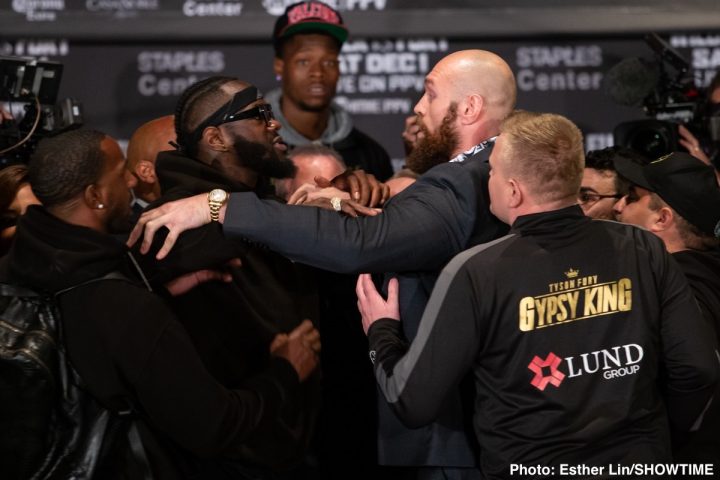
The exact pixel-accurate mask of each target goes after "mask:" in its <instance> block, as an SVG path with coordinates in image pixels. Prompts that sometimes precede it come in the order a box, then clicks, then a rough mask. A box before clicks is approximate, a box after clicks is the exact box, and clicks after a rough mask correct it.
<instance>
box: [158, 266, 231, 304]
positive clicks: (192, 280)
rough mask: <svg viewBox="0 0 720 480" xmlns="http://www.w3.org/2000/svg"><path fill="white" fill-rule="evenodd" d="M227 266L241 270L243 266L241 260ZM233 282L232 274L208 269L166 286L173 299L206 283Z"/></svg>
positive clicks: (187, 274)
mask: <svg viewBox="0 0 720 480" xmlns="http://www.w3.org/2000/svg"><path fill="white" fill-rule="evenodd" d="M227 266H228V267H236V268H239V267H241V266H242V261H241V260H240V259H239V258H234V259H232V260H230V261H229V262H227ZM232 280H233V277H232V274H231V273H230V272H227V271H224V270H215V269H210V268H208V269H205V270H198V271H196V272H191V273H186V274H185V275H181V276H179V277H177V278H175V279H173V280H170V281H169V282H167V283H166V284H165V290H167V291H168V293H170V295H172V296H173V297H177V296H180V295H184V294H186V293H187V292H189V291H190V290H192V289H193V288H195V287H197V286H198V285H200V284H203V283H206V282H213V281H221V282H224V283H230V282H232Z"/></svg>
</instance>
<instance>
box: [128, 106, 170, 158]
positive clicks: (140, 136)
mask: <svg viewBox="0 0 720 480" xmlns="http://www.w3.org/2000/svg"><path fill="white" fill-rule="evenodd" d="M174 141H175V117H173V116H172V115H166V116H164V117H160V118H156V119H154V120H150V121H149V122H147V123H145V124H143V125H141V126H140V128H138V129H137V130H135V133H133V135H132V137H130V142H129V143H128V147H127V159H128V169H129V170H130V171H134V170H135V167H136V166H137V165H138V163H139V162H140V161H141V160H147V161H149V162H152V163H155V157H157V154H158V153H159V152H162V151H164V150H171V149H172V147H171V146H170V143H169V142H174Z"/></svg>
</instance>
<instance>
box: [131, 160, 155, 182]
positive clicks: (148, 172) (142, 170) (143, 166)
mask: <svg viewBox="0 0 720 480" xmlns="http://www.w3.org/2000/svg"><path fill="white" fill-rule="evenodd" d="M135 175H137V177H138V178H139V179H140V180H142V181H143V182H144V183H151V184H152V183H155V182H157V175H156V174H155V164H154V163H153V162H150V161H148V160H140V161H139V162H138V164H137V165H135Z"/></svg>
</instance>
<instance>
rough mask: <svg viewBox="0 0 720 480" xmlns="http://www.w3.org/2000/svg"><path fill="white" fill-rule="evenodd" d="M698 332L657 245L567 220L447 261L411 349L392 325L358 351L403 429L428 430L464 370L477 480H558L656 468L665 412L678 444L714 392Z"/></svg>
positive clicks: (530, 224) (707, 344) (521, 223)
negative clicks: (564, 469)
mask: <svg viewBox="0 0 720 480" xmlns="http://www.w3.org/2000/svg"><path fill="white" fill-rule="evenodd" d="M707 327H708V326H707V324H706V323H705V322H704V320H703V319H702V316H701V314H700V312H699V310H698V308H697V305H696V303H695V301H694V299H693V296H692V292H691V291H690V289H689V287H688V284H687V281H686V280H685V278H684V276H683V274H682V272H681V271H680V269H679V268H678V266H677V264H676V263H675V262H674V260H672V258H671V257H670V256H669V255H668V254H667V252H666V251H665V248H664V245H663V243H662V241H660V240H659V239H658V238H657V237H655V236H653V235H652V234H650V233H649V232H646V231H644V230H641V229H638V228H635V227H631V226H628V225H622V224H618V223H614V222H604V221H592V220H591V219H590V218H588V217H585V216H584V215H583V213H582V210H581V209H580V208H579V207H578V206H577V205H575V206H572V207H568V208H565V209H561V210H556V211H553V212H546V213H539V214H533V215H526V216H522V217H519V218H518V219H517V220H516V221H515V223H514V224H513V228H512V230H511V235H508V236H507V237H504V238H502V239H499V240H497V241H495V242H491V243H488V244H485V245H479V246H477V247H474V248H472V249H469V250H467V251H465V252H463V253H461V254H459V255H458V256H456V257H455V258H454V259H453V260H452V261H451V262H450V263H449V264H448V266H447V267H445V269H444V270H443V272H442V273H441V274H440V277H439V279H438V281H437V283H436V285H435V289H434V290H433V293H432V296H431V298H430V301H429V302H428V305H427V307H426V309H425V313H424V314H423V318H422V320H421V322H420V329H419V331H418V333H417V336H416V337H415V339H414V340H413V341H412V344H411V345H410V346H409V348H408V345H407V341H406V340H405V338H404V336H403V335H402V332H401V330H400V323H399V322H397V321H395V320H389V319H385V320H380V321H378V322H376V323H374V324H373V325H372V327H371V328H370V331H369V338H370V348H371V349H372V350H373V351H375V352H376V360H375V373H376V377H377V380H378V384H379V386H380V388H381V390H382V391H383V393H384V394H385V397H386V398H387V400H388V402H389V403H390V404H391V405H392V407H393V409H394V411H395V412H396V413H397V414H398V416H399V417H400V418H402V419H403V420H404V421H405V422H406V423H407V424H408V425H409V426H419V425H424V424H426V423H427V422H430V421H432V420H433V419H434V418H435V416H436V415H437V412H438V411H440V409H441V408H442V405H443V402H444V398H445V395H446V393H447V392H448V391H451V390H452V388H453V387H454V386H455V385H457V383H458V382H459V381H460V379H461V378H462V377H463V376H464V375H465V374H466V373H467V372H468V370H472V371H473V378H474V379H475V385H476V391H477V394H476V400H475V407H474V419H475V420H474V426H475V431H476V433H477V437H478V441H479V443H480V455H481V469H482V471H483V474H484V475H485V476H486V478H490V479H492V478H509V477H510V476H511V475H510V472H509V467H510V465H511V464H522V465H538V464H539V465H546V466H555V468H556V470H555V471H554V472H553V473H554V474H553V475H551V476H553V477H557V476H560V470H559V469H558V467H557V466H558V465H559V464H561V463H570V464H585V465H604V466H606V467H607V465H608V464H613V465H614V464H625V465H627V464H634V463H661V462H669V461H670V460H671V458H672V457H671V453H670V437H669V431H668V425H667V418H668V417H667V416H666V410H667V412H669V418H670V420H671V422H673V424H675V425H676V426H677V427H678V428H681V429H686V430H687V429H690V428H691V427H692V426H693V424H694V423H695V422H696V420H697V419H698V418H699V417H700V416H701V413H702V412H703V410H704V409H705V408H706V406H707V404H708V401H709V399H710V398H711V397H712V393H713V389H714V386H715V382H716V381H717V378H718V362H717V359H716V358H715V355H716V352H715V351H714V341H713V339H712V338H709V335H708V332H709V329H708V328H707ZM658 387H659V388H658ZM666 406H667V409H666ZM604 473H605V474H607V473H608V472H607V470H606V471H605V472H604Z"/></svg>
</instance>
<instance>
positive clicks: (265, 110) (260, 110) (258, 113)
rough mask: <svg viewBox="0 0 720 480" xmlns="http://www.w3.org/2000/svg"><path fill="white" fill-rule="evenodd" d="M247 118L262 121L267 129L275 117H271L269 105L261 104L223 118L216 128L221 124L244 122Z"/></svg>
mask: <svg viewBox="0 0 720 480" xmlns="http://www.w3.org/2000/svg"><path fill="white" fill-rule="evenodd" d="M248 118H254V119H256V120H263V121H264V122H265V126H266V127H269V126H270V122H272V121H273V120H275V115H273V112H272V106H271V105H270V104H269V103H262V104H260V105H258V106H257V107H255V108H251V109H250V110H245V111H243V112H237V113H233V114H232V115H226V116H224V117H223V119H222V120H221V121H220V123H218V124H217V126H220V125H222V124H223V123H230V122H237V121H238V120H246V119H248Z"/></svg>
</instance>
